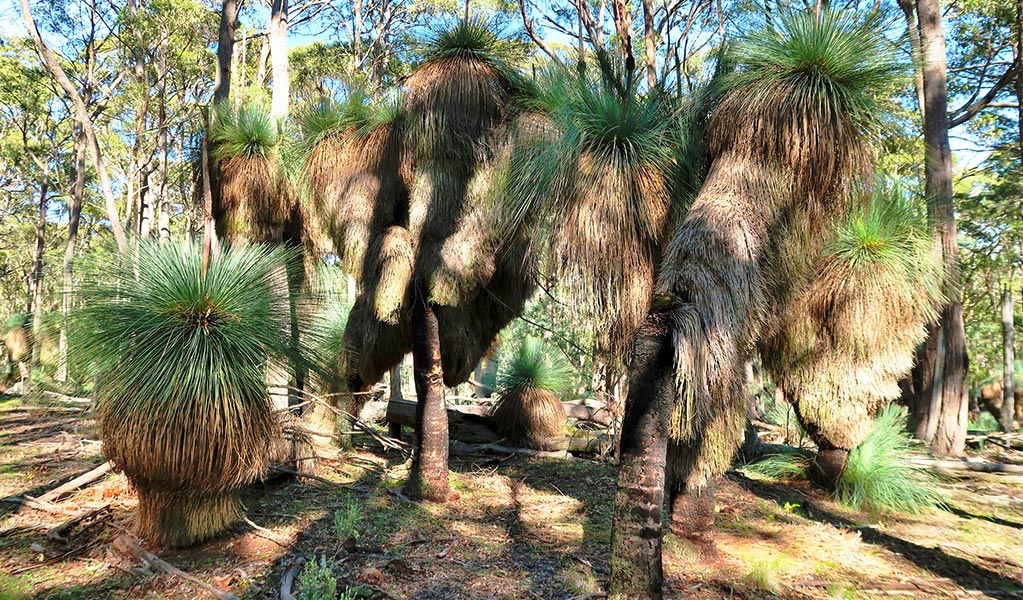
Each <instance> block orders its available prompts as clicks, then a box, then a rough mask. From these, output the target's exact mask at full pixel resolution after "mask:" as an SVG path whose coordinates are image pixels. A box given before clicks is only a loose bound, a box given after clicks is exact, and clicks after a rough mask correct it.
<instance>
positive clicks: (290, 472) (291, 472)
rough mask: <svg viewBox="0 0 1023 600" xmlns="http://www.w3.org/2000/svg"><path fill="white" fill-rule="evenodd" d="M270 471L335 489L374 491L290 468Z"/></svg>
mask: <svg viewBox="0 0 1023 600" xmlns="http://www.w3.org/2000/svg"><path fill="white" fill-rule="evenodd" d="M270 470H271V471H276V472H278V473H284V474H285V475H294V476H295V477H305V478H306V479H315V480H316V481H319V482H320V483H326V484H327V485H332V486H334V487H339V488H343V489H346V490H352V491H353V492H368V491H372V490H370V488H364V487H360V486H357V485H346V484H344V483H338V482H336V481H331V480H329V479H325V478H323V477H320V476H319V475H312V474H309V473H299V472H298V471H296V470H294V469H288V468H285V467H278V466H276V465H274V466H272V467H270Z"/></svg>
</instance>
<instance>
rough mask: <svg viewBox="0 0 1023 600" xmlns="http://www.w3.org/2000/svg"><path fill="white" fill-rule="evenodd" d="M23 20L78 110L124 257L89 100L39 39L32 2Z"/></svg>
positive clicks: (121, 233)
mask: <svg viewBox="0 0 1023 600" xmlns="http://www.w3.org/2000/svg"><path fill="white" fill-rule="evenodd" d="M21 17H22V19H23V20H24V22H25V27H26V28H28V33H29V36H30V37H31V38H32V41H33V42H34V43H35V46H36V50H38V51H39V54H40V55H41V56H42V58H43V66H44V67H45V68H46V71H47V72H48V73H49V74H50V77H52V78H53V79H54V81H55V82H56V83H57V85H59V86H60V88H61V89H62V90H64V93H65V94H67V96H68V99H69V100H70V101H71V104H72V105H73V106H74V109H75V118H76V119H77V120H78V122H79V123H81V125H82V130H83V131H84V132H85V139H86V141H87V142H88V144H89V151H90V153H91V154H92V161H93V164H94V165H95V167H96V175H97V176H98V177H99V183H100V188H101V189H102V190H103V199H104V203H105V205H106V210H107V218H108V219H109V220H110V228H111V229H112V230H113V232H114V239H115V240H117V248H118V250H119V251H120V252H121V253H122V254H124V253H127V251H128V236H127V235H126V234H125V232H124V226H123V225H122V224H121V216H120V214H119V213H118V212H117V202H116V200H115V199H114V190H113V187H112V186H111V185H110V175H109V174H108V173H107V167H106V163H105V162H104V161H103V155H102V153H101V152H100V148H99V140H98V139H97V138H96V129H95V127H94V126H93V123H92V115H91V114H89V108H88V106H87V105H86V103H85V100H83V99H82V96H81V94H79V93H78V90H76V89H75V86H74V84H72V83H71V80H70V79H69V78H68V76H67V73H65V72H64V68H63V67H61V66H60V60H59V59H58V58H57V55H56V54H55V53H54V52H53V50H52V49H51V48H50V47H49V46H48V45H47V44H46V42H44V41H43V38H42V36H41V35H39V28H38V27H37V26H36V22H35V19H34V18H33V17H32V10H31V9H30V8H29V4H28V0H21Z"/></svg>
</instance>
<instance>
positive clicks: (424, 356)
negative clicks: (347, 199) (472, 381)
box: [406, 285, 451, 502]
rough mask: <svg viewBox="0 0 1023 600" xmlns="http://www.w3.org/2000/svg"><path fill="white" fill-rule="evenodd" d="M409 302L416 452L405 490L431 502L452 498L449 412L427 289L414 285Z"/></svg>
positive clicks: (435, 324)
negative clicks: (414, 381) (413, 295)
mask: <svg viewBox="0 0 1023 600" xmlns="http://www.w3.org/2000/svg"><path fill="white" fill-rule="evenodd" d="M417 288H418V289H417V290H416V294H415V296H416V297H415V301H414V302H413V304H412V366H413V371H414V376H415V380H416V393H417V395H418V396H419V403H418V405H417V406H416V433H417V437H416V452H415V455H414V457H413V460H412V471H411V473H410V474H409V480H408V483H407V484H406V493H407V494H408V495H409V496H410V497H412V498H417V499H419V498H421V499H424V500H430V501H433V502H446V501H448V500H449V499H451V489H450V488H449V487H448V413H447V407H445V406H444V372H443V369H442V368H441V362H440V328H439V326H438V323H437V313H436V312H435V309H434V307H432V306H430V305H429V304H427V301H426V293H425V292H426V290H425V289H423V286H421V285H419V286H417Z"/></svg>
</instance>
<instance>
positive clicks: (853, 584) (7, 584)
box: [0, 396, 1023, 600]
mask: <svg viewBox="0 0 1023 600" xmlns="http://www.w3.org/2000/svg"><path fill="white" fill-rule="evenodd" d="M96 440H97V435H96V431H95V426H94V424H93V422H92V420H91V419H90V418H89V417H88V416H87V415H86V412H85V411H84V410H82V409H75V408H68V407H67V406H66V405H61V406H54V405H47V404H44V403H41V402H37V401H32V402H30V401H28V400H26V399H21V398H14V397H3V396H0V497H6V498H4V501H3V502H0V600H14V599H22V598H51V599H56V598H67V599H84V598H90V599H107V598H110V599H128V598H173V599H192V598H207V597H212V596H211V595H209V593H208V592H206V591H204V590H202V589H201V588H199V587H197V585H196V584H194V583H190V582H188V581H183V580H181V579H178V578H176V577H173V576H170V575H162V574H159V575H154V574H152V573H150V574H139V573H138V572H137V570H133V569H132V567H131V565H130V564H128V563H126V562H125V561H124V560H123V558H121V557H120V556H118V555H116V554H115V553H114V552H113V551H112V550H111V544H110V542H111V541H112V539H113V538H115V537H116V536H118V535H121V534H122V533H123V532H125V531H130V530H131V521H132V511H133V509H134V507H135V504H136V501H135V499H134V496H133V494H132V492H131V490H130V488H129V486H128V485H127V484H126V482H125V479H124V477H123V475H120V474H110V475H107V476H106V477H105V478H103V479H102V480H100V481H98V482H96V483H93V484H92V485H90V486H88V487H86V488H84V489H81V490H78V491H76V492H74V493H73V494H71V495H70V496H69V497H67V498H65V499H63V500H60V501H58V502H57V503H56V504H57V505H58V506H59V507H61V508H62V509H66V510H67V511H70V512H74V511H81V510H85V509H95V508H101V507H102V510H100V511H97V512H96V513H95V514H94V515H93V516H92V517H90V518H89V519H87V520H85V521H83V522H82V523H80V524H78V525H76V526H75V527H73V528H72V529H70V530H69V531H67V532H65V533H64V536H63V537H62V539H54V538H53V536H49V537H48V536H47V533H48V532H50V531H51V530H52V528H53V527H55V526H56V525H58V524H59V523H61V522H62V521H64V520H65V519H67V518H68V517H67V515H66V514H65V515H59V514H50V513H48V512H46V511H41V510H37V509H32V508H28V507H26V506H25V505H23V504H19V503H18V502H17V501H13V500H12V499H11V498H12V497H24V496H26V495H28V496H36V495H39V494H41V493H43V492H45V491H47V490H49V489H52V488H53V487H55V486H56V485H58V484H60V483H62V482H64V481H67V480H69V479H71V478H72V477H74V476H76V475H78V474H81V473H83V472H85V471H88V470H89V469H91V468H92V467H95V466H96V465H99V464H101V463H102V462H103V459H102V456H101V454H100V445H99V443H98V442H97V441H96ZM988 457H989V458H990V459H992V460H998V461H1001V462H1016V463H1023V456H1021V455H1019V453H1017V455H1016V456H1005V455H998V454H995V453H990V451H989V455H988ZM451 466H452V471H453V473H452V475H451V481H452V485H453V487H454V489H455V490H456V491H457V492H458V494H459V498H458V500H456V501H454V502H450V503H448V504H443V505H439V504H428V503H423V504H420V503H414V502H410V501H408V500H407V499H405V498H404V497H403V496H401V494H400V493H399V492H398V490H399V489H400V485H401V482H402V480H403V478H404V476H405V474H406V470H405V469H406V467H405V463H404V458H403V457H402V456H401V455H400V454H399V453H397V452H395V451H392V452H390V453H385V452H384V451H383V450H382V449H372V448H362V449H357V450H353V451H348V452H344V453H342V452H338V454H337V457H336V460H335V461H322V462H321V464H320V467H319V475H320V476H322V477H323V478H325V479H327V480H329V481H331V482H334V483H331V484H328V483H324V482H321V481H315V480H294V479H280V480H277V481H274V482H271V483H265V484H260V485H254V486H251V487H249V488H247V489H246V490H245V491H244V494H243V496H244V503H245V506H246V511H247V516H248V518H249V519H250V520H251V521H252V522H253V523H255V524H257V525H258V526H261V527H262V528H265V530H266V531H260V530H258V529H255V528H253V527H252V526H250V525H247V524H244V523H242V524H239V525H236V526H235V527H234V528H233V529H232V530H231V531H230V532H229V533H228V534H227V535H224V536H222V537H221V538H219V539H217V540H214V541H212V542H209V543H207V544H204V545H202V546H200V547H198V548H195V549H191V550H187V551H170V550H161V549H156V548H150V550H151V551H152V552H154V553H156V554H158V555H159V556H160V557H161V558H162V559H163V560H165V561H167V562H169V563H171V564H173V565H174V566H176V567H178V568H180V569H182V570H184V571H187V572H188V573H190V574H192V575H194V576H195V577H196V578H198V579H200V580H202V581H204V582H207V583H208V584H210V585H213V586H215V587H217V588H219V589H222V590H226V591H229V592H230V593H232V594H235V595H237V596H239V597H241V598H246V599H253V600H255V599H277V598H280V587H281V579H282V575H283V574H284V573H285V572H286V571H288V570H289V568H290V567H291V565H293V564H295V562H296V560H298V559H299V558H300V557H304V558H309V559H314V560H315V559H317V558H318V559H320V560H323V561H326V563H327V564H333V572H334V574H335V575H336V576H337V577H338V579H339V591H340V590H343V589H345V587H346V586H350V587H352V588H355V589H358V590H359V593H358V594H356V595H357V596H358V597H363V598H400V599H404V598H409V599H418V600H427V599H449V598H450V599H455V598H500V599H518V598H542V599H551V600H554V599H568V598H575V599H581V598H600V597H603V593H602V592H603V590H605V589H606V584H607V580H608V552H609V543H610V531H611V530H610V528H611V511H612V503H613V499H614V490H615V473H616V471H615V467H614V466H613V465H609V464H603V463H597V462H591V461H586V460H575V461H566V460H541V459H536V458H523V457H513V458H503V457H493V456H477V457H472V458H471V459H469V458H453V460H452V465H451ZM993 479H994V476H990V475H988V476H985V477H984V478H983V479H981V478H979V477H969V478H959V479H946V480H945V481H944V484H943V485H944V488H945V489H946V490H947V492H948V494H949V500H948V509H947V510H941V511H933V512H930V513H928V514H925V515H921V516H897V517H892V516H888V517H884V518H877V517H875V516H871V515H869V514H862V513H857V512H851V511H849V510H847V509H844V508H842V507H841V506H840V505H838V504H836V503H834V502H832V501H831V500H829V499H828V498H827V497H826V496H824V495H822V494H821V493H819V492H818V491H816V490H813V489H811V488H810V487H808V486H806V485H805V484H780V483H772V482H767V481H759V480H754V479H750V478H748V477H746V476H745V475H743V474H742V473H740V472H730V473H729V474H727V475H726V476H725V478H724V480H723V481H722V482H721V484H720V485H719V486H718V509H719V512H718V516H717V527H718V533H717V543H718V547H719V549H720V554H721V558H720V560H718V561H717V562H714V563H711V564H708V563H699V562H694V560H693V558H694V557H693V554H692V550H691V549H690V548H688V547H687V546H686V545H685V544H684V543H682V542H680V541H678V540H675V539H673V538H671V537H670V536H669V538H668V539H667V542H666V551H665V554H666V558H665V576H666V592H667V593H666V596H668V597H670V598H694V599H701V600H702V599H707V600H710V599H720V598H737V599H743V598H750V599H752V598H792V599H804V598H921V599H923V598H978V597H979V598H984V597H987V598H1023V508H1020V506H1021V505H1023V501H1021V499H1023V478H1020V477H1016V478H1015V479H1014V480H1013V479H1011V478H1004V477H1003V478H1002V479H1001V480H998V481H993ZM342 486H345V487H342ZM979 499H980V500H983V502H981V501H979ZM992 502H994V504H996V505H993V504H992ZM353 505H355V506H358V507H359V508H358V509H356V510H357V512H358V518H357V519H355V520H354V525H352V526H348V525H346V524H345V523H344V522H343V521H344V519H340V520H339V521H340V522H338V521H336V520H335V515H336V514H339V513H340V514H341V515H342V516H344V515H346V514H353V513H350V512H349V509H350V507H351V506H353ZM999 505H1000V506H999ZM353 531H354V532H357V533H358V537H357V540H356V543H355V544H354V546H353V544H352V543H351V542H348V543H347V544H345V543H343V542H344V541H345V540H343V539H341V538H342V537H345V538H347V537H348V536H349V535H350V534H351V533H352V532H353ZM299 598H301V596H299Z"/></svg>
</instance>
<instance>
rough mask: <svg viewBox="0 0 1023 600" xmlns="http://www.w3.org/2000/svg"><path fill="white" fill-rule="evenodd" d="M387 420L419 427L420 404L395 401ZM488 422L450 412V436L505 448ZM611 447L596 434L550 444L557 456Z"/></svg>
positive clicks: (389, 408) (595, 452)
mask: <svg viewBox="0 0 1023 600" xmlns="http://www.w3.org/2000/svg"><path fill="white" fill-rule="evenodd" d="M458 408H463V407H458ZM387 420H388V421H390V422H392V423H400V424H401V425H407V426H409V427H415V424H416V403H415V402H408V401H406V400H394V401H392V402H390V403H388V408H387ZM487 422H488V418H487V417H482V416H479V415H475V414H472V413H466V412H463V411H461V410H456V409H455V408H448V435H449V436H450V438H451V439H452V440H454V441H459V442H464V443H468V444H501V442H504V441H505V439H504V436H502V435H501V434H499V433H497V432H496V431H494V430H493V429H491V428H490V427H489V425H487ZM609 445H610V438H609V437H608V436H607V435H606V434H602V433H596V432H585V433H584V434H583V433H580V435H575V436H572V437H559V438H553V439H552V440H550V447H551V450H552V451H553V452H576V453H586V454H600V453H601V452H603V451H605V450H606V449H607V448H608V446H609Z"/></svg>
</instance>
